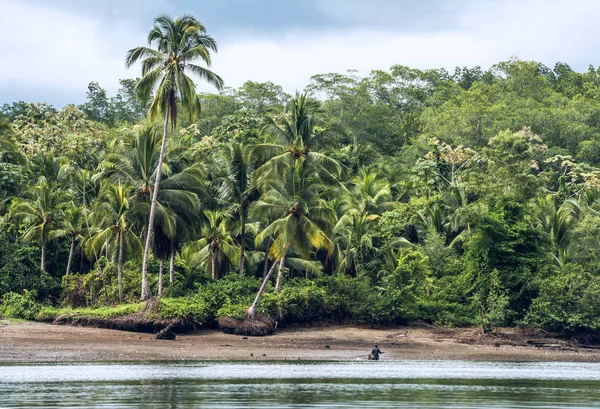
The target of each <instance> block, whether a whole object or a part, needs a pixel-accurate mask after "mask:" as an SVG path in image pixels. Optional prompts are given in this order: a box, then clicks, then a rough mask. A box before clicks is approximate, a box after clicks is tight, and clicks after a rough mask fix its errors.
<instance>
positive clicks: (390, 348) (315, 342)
mask: <svg viewBox="0 0 600 409" xmlns="http://www.w3.org/2000/svg"><path fill="white" fill-rule="evenodd" d="M374 344H379V346H380V348H381V349H382V350H383V351H384V352H385V354H384V355H383V356H382V359H383V360H392V359H393V360H401V359H413V360H429V359H461V360H462V359H466V360H494V361H582V362H600V350H599V349H593V348H589V347H585V346H582V345H579V344H578V343H576V342H575V341H565V340H561V339H558V338H553V337H551V336H549V335H547V334H543V333H539V332H536V333H533V332H532V333H527V332H523V331H519V330H516V329H503V330H500V331H498V332H497V333H496V334H493V335H487V334H485V335H484V334H481V333H480V332H479V330H477V329H440V328H436V327H431V326H425V325H413V326H406V327H397V328H388V329H372V328H364V327H355V326H328V327H312V328H287V329H278V330H277V331H276V332H275V333H274V334H273V335H271V336H267V337H242V336H239V335H233V334H224V333H222V332H221V331H218V330H202V331H196V332H192V333H187V334H180V335H178V336H177V339H176V340H175V341H158V340H155V339H154V336H153V335H152V334H145V333H144V334H140V333H133V332H124V331H116V330H110V329H102V328H88V327H74V326H63V325H50V324H43V323H31V322H25V323H11V322H7V321H0V362H81V361H140V360H141V361H144V360H298V359H301V360H356V359H366V357H367V354H368V353H369V351H370V350H371V348H372V347H373V345H374Z"/></svg>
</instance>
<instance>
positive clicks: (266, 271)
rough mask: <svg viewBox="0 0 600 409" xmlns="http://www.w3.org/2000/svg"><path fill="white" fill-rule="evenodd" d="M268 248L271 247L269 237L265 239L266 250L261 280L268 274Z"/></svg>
mask: <svg viewBox="0 0 600 409" xmlns="http://www.w3.org/2000/svg"><path fill="white" fill-rule="evenodd" d="M269 247H271V237H269V238H268V239H267V249H266V250H265V262H264V263H263V278H265V277H266V276H267V273H268V272H269Z"/></svg>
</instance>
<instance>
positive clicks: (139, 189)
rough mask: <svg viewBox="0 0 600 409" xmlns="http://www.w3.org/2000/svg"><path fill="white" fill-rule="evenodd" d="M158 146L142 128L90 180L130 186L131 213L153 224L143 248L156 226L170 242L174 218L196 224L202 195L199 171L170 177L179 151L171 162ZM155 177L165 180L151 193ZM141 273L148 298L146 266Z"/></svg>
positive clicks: (151, 131) (150, 132)
mask: <svg viewBox="0 0 600 409" xmlns="http://www.w3.org/2000/svg"><path fill="white" fill-rule="evenodd" d="M160 142H161V141H160V139H159V138H158V136H157V133H156V131H155V129H154V128H153V127H144V128H141V129H140V130H138V131H137V132H134V133H133V134H131V135H127V134H126V135H124V138H123V139H122V140H120V141H118V142H117V143H116V145H115V146H114V147H113V148H112V152H111V153H110V154H107V155H106V156H105V157H104V160H103V161H102V163H101V164H100V167H99V172H98V173H97V174H96V175H95V176H94V179H95V180H101V179H108V180H111V181H112V182H114V183H123V184H127V185H131V186H132V193H133V198H132V199H131V201H132V203H131V204H130V205H131V207H132V208H134V213H135V214H137V215H138V216H139V215H147V218H146V220H149V219H150V217H151V219H152V221H153V224H152V227H151V228H148V229H146V230H145V232H144V233H145V235H146V240H145V242H146V244H148V236H149V235H151V234H152V231H153V229H154V228H155V227H156V226H157V225H160V227H161V229H162V231H163V232H164V233H166V235H167V236H168V237H169V238H171V239H172V238H174V237H175V233H176V230H177V216H182V217H184V219H185V221H186V222H188V223H189V224H190V225H193V224H194V223H196V221H195V220H194V219H197V217H196V215H197V212H196V211H197V209H198V208H199V206H200V204H199V199H198V195H199V194H200V195H203V196H204V195H205V192H204V190H203V179H204V174H203V172H202V170H201V168H200V167H199V166H192V167H187V168H186V169H184V170H183V171H181V172H179V173H174V172H175V171H176V170H177V163H178V161H179V159H180V154H181V151H180V149H179V147H177V146H175V147H173V158H172V160H171V158H170V156H171V153H172V152H171V151H170V150H167V151H166V153H165V152H162V150H161V151H159V143H160ZM161 149H162V147H161ZM160 155H162V156H163V162H162V165H161V167H160V168H161V169H162V172H158V169H159V164H160V159H158V158H159V157H160ZM158 173H162V174H163V175H164V176H165V178H159V179H160V185H159V186H160V189H154V186H155V185H153V181H156V180H157V174H158ZM151 197H152V198H151ZM155 199H156V201H155ZM144 251H145V250H144ZM144 254H145V253H144ZM143 271H144V270H143ZM145 271H146V274H142V287H143V288H144V290H142V294H143V295H144V297H146V298H148V297H150V288H149V286H148V275H147V266H146V270H145ZM144 297H142V298H144Z"/></svg>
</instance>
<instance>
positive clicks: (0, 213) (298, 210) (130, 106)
mask: <svg viewBox="0 0 600 409" xmlns="http://www.w3.org/2000/svg"><path fill="white" fill-rule="evenodd" d="M150 28H151V30H150V32H149V34H148V42H147V44H146V45H140V46H139V47H137V48H134V49H131V50H129V51H128V50H123V64H125V65H126V66H128V67H129V68H130V69H129V72H131V78H127V79H122V80H121V81H120V88H119V90H118V92H116V94H114V95H109V93H107V92H106V91H105V89H104V88H102V84H100V83H97V82H90V84H89V87H88V90H87V98H86V101H85V103H83V104H80V105H75V104H73V105H67V106H64V107H54V106H52V105H49V104H46V103H40V102H37V101H33V102H28V101H15V102H14V103H11V104H5V105H3V106H2V107H1V109H0V316H2V317H5V318H16V319H23V320H37V321H43V322H56V321H62V322H65V323H66V322H80V323H82V324H85V323H87V324H90V325H99V326H108V327H110V328H123V329H133V330H141V331H148V330H149V329H150V331H152V330H153V329H156V328H158V327H164V326H165V325H166V324H167V323H168V324H169V325H175V326H178V327H179V328H182V329H192V328H217V327H219V326H220V327H221V328H222V329H223V330H225V331H229V332H233V333H239V334H250V335H255V334H264V333H269V332H272V330H273V329H274V328H283V327H285V326H287V325H305V324H306V325H308V324H314V323H325V324H327V323H353V324H357V325H367V326H375V327H378V326H393V325H401V324H405V323H407V322H412V321H419V322H424V323H428V324H432V325H436V326H440V327H479V328H481V329H482V330H483V331H484V332H492V331H494V328H498V327H530V328H537V329H541V330H548V331H557V332H560V333H562V334H565V335H567V336H577V337H583V338H582V339H588V340H592V339H600V338H599V337H598V335H600V332H599V331H600V252H599V251H598V246H599V242H598V239H599V237H600V68H595V67H593V66H590V67H589V69H588V70H587V71H585V72H577V71H575V70H573V69H571V68H570V66H569V65H568V64H567V63H562V62H558V63H556V64H555V65H553V66H546V65H544V64H541V63H538V62H535V61H526V60H521V59H518V58H513V59H510V60H507V61H501V62H498V63H497V64H495V65H493V66H491V67H483V68H481V67H478V66H475V67H459V68H456V69H454V70H446V69H435V68H431V69H416V68H411V67H408V66H404V65H402V64H401V63H402V61H398V64H397V65H393V66H392V67H390V68H389V69H387V70H373V71H371V72H370V73H366V74H360V73H359V72H358V71H347V72H342V73H315V75H314V76H312V78H311V80H310V83H309V84H308V85H307V86H306V88H304V89H302V90H298V91H296V92H294V93H291V94H290V93H287V92H285V91H284V89H283V88H282V87H281V86H279V85H277V84H275V83H272V82H253V81H248V82H246V83H244V84H243V85H242V86H240V87H237V88H232V87H229V86H228V85H227V78H222V77H221V76H219V73H218V72H214V71H213V70H212V69H211V60H212V59H214V58H218V53H217V51H218V46H217V42H216V40H215V39H214V38H212V37H211V36H210V34H209V33H208V31H207V30H206V28H205V27H204V26H203V25H202V24H201V23H200V22H199V21H198V20H197V19H196V18H195V17H193V16H189V15H182V16H180V17H175V18H173V17H169V16H159V17H158V18H157V19H156V20H155V22H154V24H153V25H152V26H151V27H150ZM240 69H241V68H240ZM208 87H210V88H211V89H212V91H210V92H200V91H199V89H200V88H202V89H207V88H208ZM126 318H128V319H126Z"/></svg>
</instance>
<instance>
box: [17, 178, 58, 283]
mask: <svg viewBox="0 0 600 409" xmlns="http://www.w3.org/2000/svg"><path fill="white" fill-rule="evenodd" d="M66 198H67V193H66V192H65V191H64V190H62V189H58V188H55V187H53V186H52V185H51V184H50V183H48V181H47V180H46V178H45V177H43V176H42V177H41V178H40V179H39V181H38V183H37V184H36V185H34V186H33V187H32V188H30V189H29V190H28V191H27V192H26V193H25V199H21V200H15V201H14V202H13V203H12V205H11V209H10V214H11V216H12V217H13V218H14V219H15V220H17V221H24V222H25V223H26V224H27V226H28V228H27V230H26V231H25V233H24V235H23V238H24V239H25V240H33V239H36V238H37V239H38V240H39V243H40V247H41V260H40V268H41V270H42V272H44V273H45V272H46V247H47V244H48V242H49V241H52V240H53V239H54V238H55V234H54V232H55V229H56V227H57V225H58V223H59V222H60V217H61V212H60V211H61V207H62V205H63V204H64V203H65V201H66Z"/></svg>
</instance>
